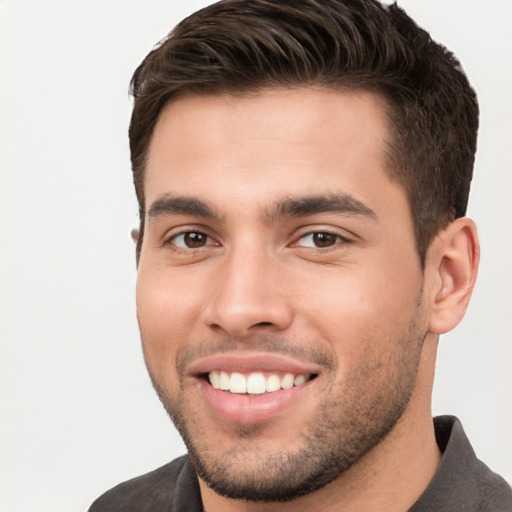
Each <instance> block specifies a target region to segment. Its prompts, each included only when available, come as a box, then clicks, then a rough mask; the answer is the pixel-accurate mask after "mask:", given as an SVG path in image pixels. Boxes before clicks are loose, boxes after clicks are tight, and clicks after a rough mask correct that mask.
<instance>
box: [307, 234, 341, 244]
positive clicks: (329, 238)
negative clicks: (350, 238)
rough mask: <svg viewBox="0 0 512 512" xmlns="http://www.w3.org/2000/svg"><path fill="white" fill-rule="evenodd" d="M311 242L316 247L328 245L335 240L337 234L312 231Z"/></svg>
mask: <svg viewBox="0 0 512 512" xmlns="http://www.w3.org/2000/svg"><path fill="white" fill-rule="evenodd" d="M312 235H313V240H312V241H313V243H314V244H315V246H316V247H330V246H331V245H334V244H335V243H336V242H337V239H338V238H339V237H338V236H337V235H333V234H332V233H313V234H312Z"/></svg>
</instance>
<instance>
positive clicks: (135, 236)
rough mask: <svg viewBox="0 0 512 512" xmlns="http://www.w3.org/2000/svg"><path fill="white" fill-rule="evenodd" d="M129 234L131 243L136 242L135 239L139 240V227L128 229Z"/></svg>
mask: <svg viewBox="0 0 512 512" xmlns="http://www.w3.org/2000/svg"><path fill="white" fill-rule="evenodd" d="M130 235H131V237H132V240H133V243H134V244H136V243H137V241H138V240H139V229H138V228H133V229H132V230H131V231H130Z"/></svg>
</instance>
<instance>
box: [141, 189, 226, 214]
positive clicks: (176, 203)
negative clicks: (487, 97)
mask: <svg viewBox="0 0 512 512" xmlns="http://www.w3.org/2000/svg"><path fill="white" fill-rule="evenodd" d="M180 214H181V215H190V216H195V217H204V218H207V219H217V220H218V219H220V217H221V216H220V215H219V214H218V213H217V212H216V210H215V209H214V208H213V207H211V206H210V205H208V204H207V203H205V202H204V201H201V200H200V199H197V198H195V197H187V196H172V195H169V194H165V195H163V196H160V197H159V198H158V199H156V200H155V201H154V202H153V203H152V204H151V206H150V208H149V210H148V212H147V215H148V217H149V219H155V218H157V217H161V216H164V215H180Z"/></svg>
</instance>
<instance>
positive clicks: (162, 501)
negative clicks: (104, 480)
mask: <svg viewBox="0 0 512 512" xmlns="http://www.w3.org/2000/svg"><path fill="white" fill-rule="evenodd" d="M187 466H188V456H186V455H184V456H183V457H179V458H178V459H175V460H173V461H172V462H170V463H168V464H165V465H164V466H162V467H160V468H158V469H155V470H154V471H151V472H149V473H146V474H145V475H141V476H138V477H136V478H132V479H131V480H128V481H126V482H123V483H121V484H119V485H116V486H115V487H114V488H112V489H110V490H109V491H107V492H106V493H105V494H103V495H101V496H100V497H99V498H98V499H97V500H96V501H95V502H94V503H93V504H92V505H91V507H90V509H89V512H118V511H119V512H121V511H123V512H149V511H152V512H153V511H159V510H162V511H163V510H169V509H170V506H171V504H172V501H173V495H174V492H175V489H176V486H177V484H178V481H179V480H180V477H182V476H183V473H184V470H185V468H186V467H187Z"/></svg>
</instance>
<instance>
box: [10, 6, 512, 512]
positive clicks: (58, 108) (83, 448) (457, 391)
mask: <svg viewBox="0 0 512 512" xmlns="http://www.w3.org/2000/svg"><path fill="white" fill-rule="evenodd" d="M206 3H209V2H206V1H199V0H195V1H190V0H189V1H187V2H175V1H171V0H166V1H163V0H144V1H142V0H138V1H134V0H123V1H121V0H119V1H115V0H89V1H88V2H77V1H71V2H70V1H69V0H45V1H41V0H1V1H0V23H1V27H0V28H1V30H0V58H1V61H0V76H1V79H0V101H1V104H0V109H1V110H0V111H1V117H0V141H1V142H0V143H1V152H0V172H1V184H0V201H1V202H0V205H1V206H0V208H1V210H0V222H1V224H0V229H1V240H0V242H1V252H0V258H1V259H0V314H1V331H0V332H1V346H0V406H1V410H0V429H1V430H0V434H1V437H0V443H1V444H0V512H64V511H65V512H70V511H83V510H86V509H87V507H88V505H89V504H90V503H91V502H92V500H93V499H94V498H95V497H96V496H98V495H99V494H100V493H101V492H103V491H104V490H106V489H107V488H109V487H111V486H113V485H115V484H117V483H119V482H120V481H122V480H125V479H128V478H130V477H132V476H136V475H139V474H141V473H144V472H146V471H149V470H151V469H153V468H155V467H157V466H159V465H161V464H164V463H165V462H167V461H169V460H170V459H172V458H173V457H175V456H177V455H178V454H181V453H183V451H184V448H183V445H182V443H181V440H180V439H179V436H178V435H177V434H176V432H175V431H174V429H173V427H172V426H171V424H170V421H169V420H168V418H167V417H166V415H165V413H164V411H163V409H162V407H161V406H160V403H159V402H158V400H157V398H156V396H155V395H154V393H153V391H152V389H151V386H150V383H149V378H148V377H147V376H146V372H145V368H144V365H143V361H142V354H141V349H140V344H139V336H138V329H137V325H136V320H135V307H134V283H135V277H136V271H135V261H134V251H133V245H132V243H131V240H130V236H129V232H130V228H131V227H133V226H134V225H135V224H136V222H137V217H136V213H137V205H136V202H135V198H134V193H133V191H132V186H131V172H130V165H129V154H128V140H127V133H126V132H127V125H128V120H129V115H130V108H131V104H130V99H129V97H128V82H129V79H130V76H131V73H132V71H133V70H134V69H135V67H136V66H137V65H138V64H139V62H140V61H141V60H142V58H143V57H144V56H145V55H146V53H147V52H148V51H149V50H150V49H151V47H152V46H153V44H154V43H156V42H157V41H158V40H159V39H160V38H162V37H163V36H164V35H165V34H166V33H167V32H168V31H169V30H170V29H171V28H172V27H173V26H174V25H175V24H176V23H177V22H178V21H179V20H180V19H181V18H183V17H184V16H185V15H187V14H189V13H191V12H192V11H194V10H196V9H197V8H199V7H201V6H203V5H205V4H206ZM401 5H403V6H404V7H405V8H406V9H407V10H408V11H409V13H410V14H411V15H412V16H413V17H414V18H415V19H417V21H418V22H419V23H420V24H421V25H422V26H424V27H426V28H427V29H428V30H429V31H430V32H431V34H432V36H433V37H434V38H435V39H438V40H440V41H442V42H443V43H444V44H446V45H447V46H448V47H449V48H450V49H452V50H453V51H454V52H455V53H456V54H457V55H458V56H459V57H460V59H461V61H462V63H463V65H464V68H465V69H466V71H467V73H468V75H469V77H470V79H471V81H472V83H473V84H474V86H475V88H476V89H477V91H478V93H479V98H480V104H481V111H482V113H481V135H480V139H479V152H478V158H477V163H476V169H475V179H474V184H473V193H472V199H471V202H470V208H469V213H470V215H471V216H472V217H474V218H475V219H476V221H477V223H478V225H479V231H480V236H481V242H482V264H481V269H480V276H479V282H478V285H477V287H476V290H475V294H474V298H473V301H472V304H471V307H470V308H469V312H468V314H467V316H466V319H465V320H464V321H463V323H462V324H461V325H460V326H459V327H458V328H457V329H456V330H455V332H453V333H450V334H448V335H446V336H444V337H442V339H441V345H440V351H439V362H438V371H437V380H436V386H435V393H434V405H433V408H434V413H435V414H440V413H451V414H456V415H458V416H459V417H460V418H461V419H462V421H463V424H464V426H465V429H466V431H467V432H468V434H469V437H470V439H471V440H472V442H473V445H474V447H475V450H476V451H477V453H478V455H479V456H480V458H481V459H483V460H484V461H485V462H486V463H487V464H488V465H490V466H491V467H492V468H493V469H495V470H496V471H497V472H499V473H501V474H503V475H504V476H505V477H506V478H507V479H508V480H509V481H510V480H512V400H511V395H512V392H511V391H512V372H511V366H512V343H511V341H512V340H511V337H512V324H511V317H512V296H511V295H512V294H511V289H512V263H511V262H512V229H511V227H510V225H511V220H512V207H511V202H512V201H511V199H510V198H511V197H512V183H511V182H512V179H511V167H512V150H511V144H512V115H511V114H512V94H511V92H512V61H511V59H510V54H511V49H512V2H511V1H510V0H493V1H492V2H482V1H478V0H473V1H470V0H457V1H455V0H449V1H447V0H430V1H428V2H427V1H425V0H408V1H405V0H403V1H402V2H401Z"/></svg>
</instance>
